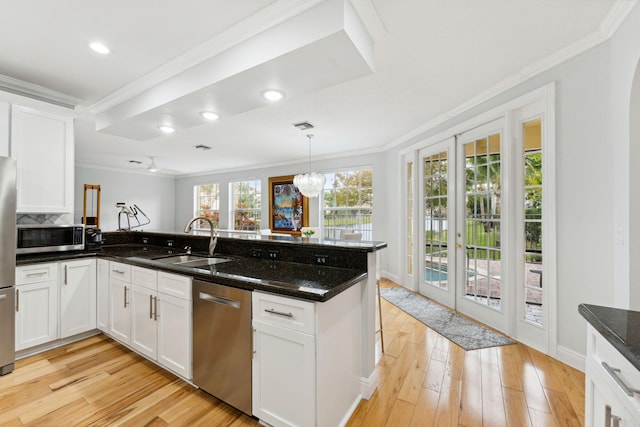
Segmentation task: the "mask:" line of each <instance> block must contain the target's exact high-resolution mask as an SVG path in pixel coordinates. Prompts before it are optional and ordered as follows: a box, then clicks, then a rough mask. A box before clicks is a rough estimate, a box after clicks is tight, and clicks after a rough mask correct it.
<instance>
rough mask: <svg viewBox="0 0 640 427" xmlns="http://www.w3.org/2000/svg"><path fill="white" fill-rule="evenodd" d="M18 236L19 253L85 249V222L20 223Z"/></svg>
mask: <svg viewBox="0 0 640 427" xmlns="http://www.w3.org/2000/svg"><path fill="white" fill-rule="evenodd" d="M16 237H17V238H16V240H17V248H16V253H17V254H28V253H36V252H57V251H73V250H83V249H84V225H83V224H71V225H56V224H38V225H32V224H29V225H26V224H24V225H23V224H19V225H18V226H17V228H16Z"/></svg>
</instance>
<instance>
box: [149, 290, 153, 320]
mask: <svg viewBox="0 0 640 427" xmlns="http://www.w3.org/2000/svg"><path fill="white" fill-rule="evenodd" d="M149 319H153V295H149Z"/></svg>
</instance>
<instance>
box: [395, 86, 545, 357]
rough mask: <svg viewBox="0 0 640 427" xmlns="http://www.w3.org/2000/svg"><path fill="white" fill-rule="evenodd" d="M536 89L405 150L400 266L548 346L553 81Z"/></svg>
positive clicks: (457, 303)
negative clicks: (483, 118)
mask: <svg viewBox="0 0 640 427" xmlns="http://www.w3.org/2000/svg"><path fill="white" fill-rule="evenodd" d="M535 96H538V98H537V100H535ZM535 96H531V97H530V98H527V99H525V101H526V102H525V101H523V102H522V103H521V104H518V105H517V106H515V107H514V108H511V109H509V108H506V109H505V110H504V111H503V112H502V114H496V115H494V116H493V118H495V117H498V118H497V119H494V120H492V121H488V122H485V123H484V124H480V125H478V124H477V123H478V122H475V123H473V124H471V125H469V126H468V127H466V129H468V130H463V131H460V129H465V127H464V126H462V125H461V126H459V127H458V128H457V129H453V130H452V131H451V133H450V134H452V135H455V136H453V137H451V138H448V139H446V138H445V139H440V140H437V139H435V140H432V141H428V143H427V144H425V145H424V146H422V147H421V148H419V149H417V151H414V152H413V153H414V156H415V157H413V156H408V155H407V156H406V157H405V159H410V160H406V161H405V166H406V167H405V172H406V175H405V181H406V183H407V184H405V189H406V190H407V205H406V209H407V212H408V217H407V221H409V222H410V224H411V226H410V227H407V228H406V230H404V231H405V232H406V236H407V243H408V244H407V246H405V248H406V249H405V250H406V251H407V255H408V261H407V262H406V263H405V265H406V266H410V267H411V274H410V275H408V276H407V279H409V280H408V281H407V283H410V284H411V285H410V286H413V289H415V283H416V282H417V288H418V290H419V292H420V293H421V294H423V295H425V296H426V297H428V298H431V299H433V300H435V301H437V302H439V303H441V304H443V305H445V306H447V307H450V308H452V309H455V310H457V311H459V312H461V313H463V314H465V315H468V316H469V317H471V318H474V319H476V320H478V321H480V322H482V323H484V324H486V325H488V326H490V327H493V328H495V329H497V330H499V331H502V332H504V333H506V334H507V335H509V336H511V337H513V338H515V339H517V340H519V341H521V342H523V343H526V344H527V345H529V346H531V347H534V348H536V349H538V350H540V351H542V352H544V353H547V354H551V355H554V354H555V351H556V348H555V345H556V341H555V334H554V331H555V330H556V324H557V316H556V315H555V314H554V313H555V310H556V307H557V303H556V301H555V294H556V291H555V290H556V288H557V285H556V249H555V205H554V198H555V191H554V187H553V182H554V173H555V172H554V171H555V163H554V157H553V153H554V151H555V139H554V133H555V131H554V126H553V103H554V101H553V88H550V89H549V88H545V89H543V90H541V91H540V92H538V93H536V94H535ZM532 98H534V99H532ZM409 164H410V167H408V165H409ZM412 176H413V177H415V178H416V179H415V180H413V179H412ZM414 183H415V185H414ZM414 243H415V244H414ZM407 272H408V270H407Z"/></svg>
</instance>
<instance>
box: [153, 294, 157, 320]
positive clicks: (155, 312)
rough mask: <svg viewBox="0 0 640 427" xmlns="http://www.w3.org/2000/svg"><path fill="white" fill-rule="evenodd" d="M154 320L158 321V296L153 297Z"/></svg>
mask: <svg viewBox="0 0 640 427" xmlns="http://www.w3.org/2000/svg"><path fill="white" fill-rule="evenodd" d="M153 320H155V321H158V297H153Z"/></svg>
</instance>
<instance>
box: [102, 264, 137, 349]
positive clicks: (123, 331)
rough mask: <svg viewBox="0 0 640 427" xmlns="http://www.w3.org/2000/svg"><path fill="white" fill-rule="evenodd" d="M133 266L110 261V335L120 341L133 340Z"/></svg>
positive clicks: (127, 342) (126, 342)
mask: <svg viewBox="0 0 640 427" xmlns="http://www.w3.org/2000/svg"><path fill="white" fill-rule="evenodd" d="M130 305H131V267H130V266H129V265H127V264H122V263H119V262H113V261H111V262H110V263H109V321H110V324H109V329H108V330H109V335H111V336H112V337H113V338H115V339H117V340H118V341H120V342H123V343H125V344H129V343H130V342H131V308H130Z"/></svg>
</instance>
